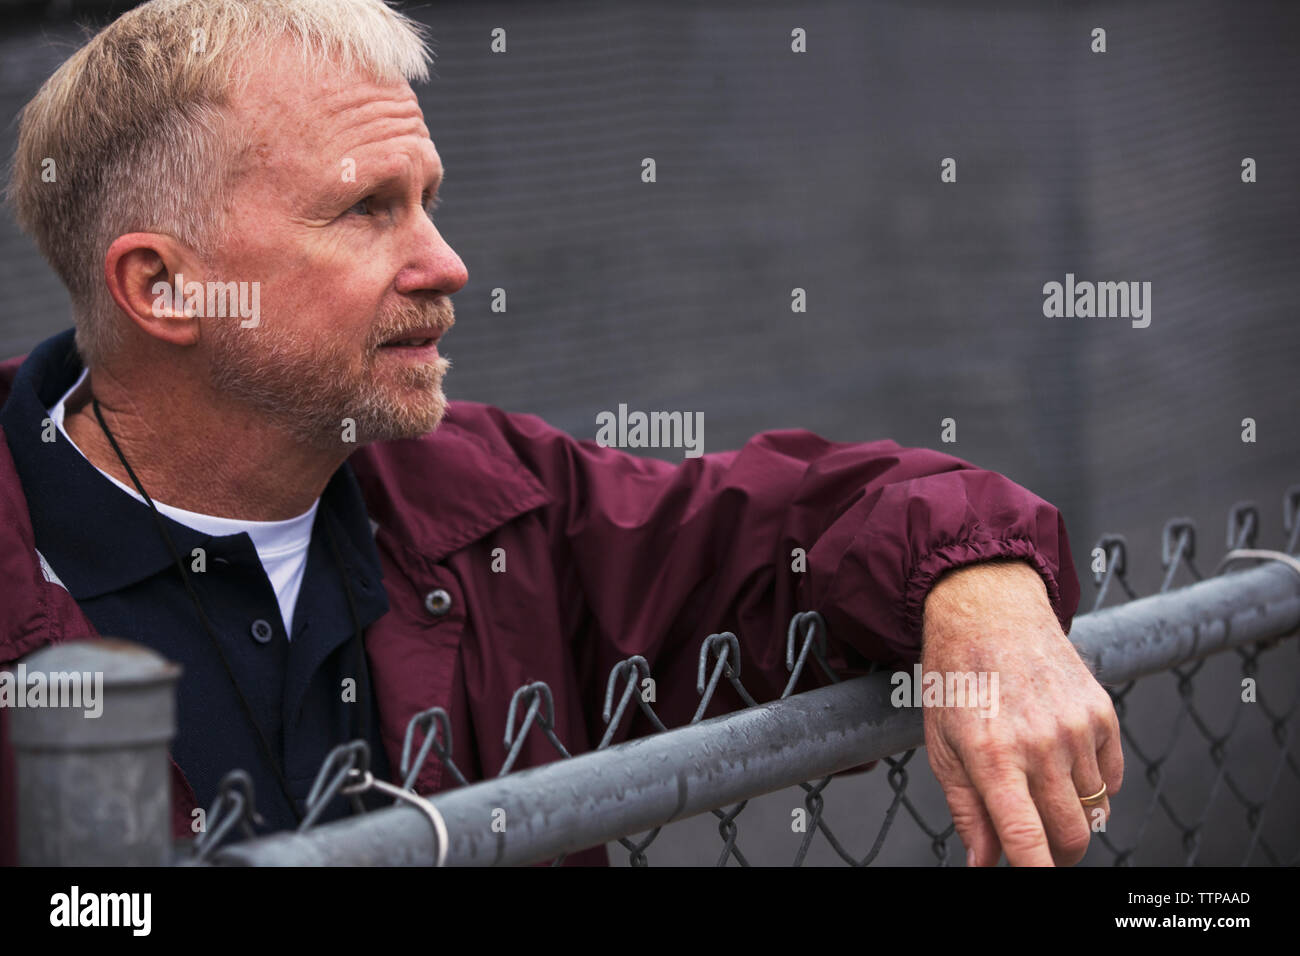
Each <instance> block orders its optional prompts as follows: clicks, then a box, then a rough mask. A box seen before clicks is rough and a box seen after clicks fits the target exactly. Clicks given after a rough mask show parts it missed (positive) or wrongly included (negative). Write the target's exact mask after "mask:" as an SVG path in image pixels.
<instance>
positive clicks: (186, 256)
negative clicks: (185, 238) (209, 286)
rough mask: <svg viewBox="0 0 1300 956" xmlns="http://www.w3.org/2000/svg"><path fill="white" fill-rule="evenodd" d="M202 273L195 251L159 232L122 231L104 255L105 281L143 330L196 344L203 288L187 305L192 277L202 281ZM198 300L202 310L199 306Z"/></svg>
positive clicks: (166, 339) (178, 342)
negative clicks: (186, 289)
mask: <svg viewBox="0 0 1300 956" xmlns="http://www.w3.org/2000/svg"><path fill="white" fill-rule="evenodd" d="M191 269H192V270H193V271H192V272H191ZM178 279H179V282H180V283H181V288H180V289H179V290H178V289H177V284H178ZM202 279H203V274H202V267H201V266H200V260H199V257H198V256H197V255H195V253H194V251H193V250H192V249H190V248H189V247H188V246H186V245H184V244H182V243H180V242H178V241H177V240H176V239H174V238H172V237H171V236H165V235H162V234H160V233H156V232H131V233H127V234H126V235H123V236H118V237H117V238H116V239H114V240H113V243H112V245H110V246H109V247H108V252H107V253H105V255H104V281H105V282H107V283H108V291H109V294H110V295H112V296H113V301H114V302H116V303H117V307H118V308H119V309H121V310H122V311H123V312H124V313H125V314H126V315H127V317H128V318H130V319H131V321H132V322H134V323H135V324H136V327H137V328H139V329H140V330H141V331H142V332H144V333H145V334H147V335H151V336H153V337H154V338H156V339H161V340H162V341H164V342H169V343H171V344H172V345H194V344H196V343H197V342H198V341H199V315H200V314H201V313H202V309H203V306H202V302H203V299H202V293H199V294H198V298H197V299H195V300H191V303H190V305H191V307H190V308H189V309H187V308H186V296H185V288H184V287H185V286H188V285H190V283H191V282H199V283H201V282H202ZM202 287H203V286H202V285H200V286H199V288H202ZM196 302H197V304H198V310H197V313H196V311H195V309H194V308H193V306H194V304H195V303H196Z"/></svg>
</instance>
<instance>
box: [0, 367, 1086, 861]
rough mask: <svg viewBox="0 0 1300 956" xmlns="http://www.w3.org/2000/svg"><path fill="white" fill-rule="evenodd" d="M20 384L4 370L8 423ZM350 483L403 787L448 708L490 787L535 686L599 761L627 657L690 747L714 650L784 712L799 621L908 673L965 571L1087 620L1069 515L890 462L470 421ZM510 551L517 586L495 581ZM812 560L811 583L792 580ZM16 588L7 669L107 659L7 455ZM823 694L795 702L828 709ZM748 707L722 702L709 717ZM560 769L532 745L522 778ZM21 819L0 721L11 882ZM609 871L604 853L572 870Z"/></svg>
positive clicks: (8, 529) (384, 714) (0, 474)
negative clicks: (952, 577) (733, 638)
mask: <svg viewBox="0 0 1300 956" xmlns="http://www.w3.org/2000/svg"><path fill="white" fill-rule="evenodd" d="M20 361H21V360H19V359H15V360H11V361H9V362H6V363H3V364H0V403H3V401H4V400H5V399H6V398H7V397H8V394H9V390H10V387H11V384H12V381H13V376H14V373H15V371H16V370H17V367H18V365H19V363H20ZM350 461H351V464H352V467H353V468H354V469H355V471H356V474H357V477H358V479H359V481H360V484H361V488H362V492H363V494H364V496H365V499H366V504H367V509H368V511H369V513H370V517H371V519H372V521H374V522H377V524H378V529H377V531H376V542H377V544H378V548H379V553H380V555H381V558H382V561H383V571H384V586H385V588H386V590H387V593H388V598H389V602H390V606H391V610H390V611H389V613H388V614H387V615H385V616H384V617H383V618H381V619H380V620H379V621H377V622H376V623H375V624H374V625H372V626H371V627H370V629H369V631H368V632H367V633H366V636H365V643H366V649H367V653H368V656H369V661H370V665H371V668H372V674H373V679H374V686H375V693H376V696H377V699H378V706H379V709H380V716H381V722H382V728H383V739H384V744H385V747H386V750H387V753H388V757H389V759H390V762H391V764H392V766H393V767H394V768H396V767H397V766H398V764H399V762H400V757H401V748H402V739H403V734H404V732H405V728H406V724H407V721H408V720H409V719H410V717H411V716H412V715H413V714H415V713H417V712H419V711H422V710H425V709H427V708H429V707H433V706H435V705H437V706H441V707H443V708H445V709H446V710H447V712H448V713H449V715H450V718H451V727H452V736H453V758H454V759H455V761H456V764H457V766H458V767H459V768H460V769H461V770H462V772H463V773H465V774H466V776H468V777H469V778H470V779H471V780H475V779H480V778H482V777H488V776H493V775H495V774H496V772H497V771H498V769H499V768H500V766H501V764H502V762H503V760H504V758H505V756H506V754H507V752H508V748H507V747H506V746H505V744H504V742H503V737H504V734H505V723H506V709H507V704H508V703H509V700H510V697H511V695H512V694H513V692H514V691H515V690H516V688H518V687H520V686H521V685H523V684H525V683H528V682H530V681H535V680H541V681H545V682H546V683H547V684H549V685H550V688H551V690H552V692H553V696H554V701H555V724H556V733H557V735H558V736H559V738H560V740H561V741H562V742H563V743H564V744H565V746H566V747H567V748H568V749H569V751H570V752H571V753H581V752H584V751H586V750H589V749H591V747H593V746H594V745H595V744H596V742H598V741H599V739H600V737H601V735H602V734H603V732H604V724H603V723H602V721H601V717H600V712H601V708H602V702H603V699H604V692H605V682H606V679H607V676H608V674H609V671H610V669H611V668H612V667H613V666H614V665H615V664H616V663H618V662H619V661H620V660H622V659H624V658H626V657H628V656H629V655H632V654H640V655H642V656H644V657H645V658H646V660H647V661H648V662H649V664H650V667H651V672H652V675H653V676H654V678H655V681H656V693H657V701H656V703H655V704H654V707H655V710H656V712H657V713H658V714H659V716H660V717H661V719H662V720H663V721H664V723H665V724H666V725H667V726H669V727H674V726H678V725H680V724H683V723H686V722H687V721H689V719H690V717H691V714H692V713H693V711H694V709H695V708H696V706H697V705H698V700H699V698H698V696H697V695H696V691H695V680H696V666H697V664H696V661H697V655H698V652H699V647H700V644H701V642H702V641H703V639H704V638H705V637H706V636H708V635H709V634H711V633H715V632H718V631H728V630H729V631H734V632H735V633H736V634H737V635H739V637H740V645H741V648H742V673H741V678H742V680H743V682H744V684H745V687H746V689H747V690H748V691H749V692H750V693H751V694H752V695H753V696H754V697H755V698H756V699H758V700H759V701H764V700H770V699H772V698H775V697H777V696H779V694H780V691H781V689H782V687H783V685H784V683H785V681H786V679H787V673H786V670H785V665H784V655H785V631H786V626H787V622H788V621H789V618H790V617H791V615H793V614H794V613H796V612H798V611H803V610H816V611H820V612H821V614H822V615H823V616H824V618H825V620H826V622H827V625H828V630H829V634H830V638H831V646H832V660H833V662H834V663H836V664H837V665H839V666H840V667H842V668H843V669H845V670H846V671H849V672H853V671H855V670H858V669H861V668H862V667H863V666H864V665H865V664H866V662H869V661H880V662H882V663H887V664H910V663H911V662H913V661H915V660H916V659H917V657H918V655H919V647H920V625H921V610H922V604H923V602H924V599H925V596H926V593H927V591H928V590H929V588H930V586H931V585H932V584H933V583H934V582H935V580H936V579H937V578H938V577H939V576H940V575H941V574H942V573H943V572H945V571H947V570H949V569H951V568H954V567H957V566H959V565H962V564H969V563H972V562H976V561H981V560H984V559H989V558H996V557H1016V558H1023V559H1026V560H1028V561H1030V562H1031V563H1032V564H1033V565H1034V566H1035V567H1036V568H1037V569H1038V570H1039V572H1040V573H1041V574H1042V576H1043V579H1044V581H1045V583H1046V585H1047V591H1048V594H1049V596H1050V597H1051V600H1052V604H1053V607H1054V608H1055V610H1056V614H1057V616H1058V617H1059V619H1060V621H1061V624H1062V626H1063V627H1065V628H1067V629H1068V628H1069V623H1070V619H1071V617H1072V616H1073V614H1074V612H1075V609H1076V608H1077V606H1078V601H1079V585H1078V580H1077V578H1076V575H1075V571H1074V565H1073V563H1072V561H1071V558H1070V550H1069V544H1068V541H1067V539H1066V533H1065V527H1064V523H1063V522H1062V520H1061V516H1060V514H1059V513H1058V512H1057V510H1056V509H1055V508H1054V507H1052V506H1051V505H1050V504H1048V503H1047V502H1045V501H1043V500H1042V499H1040V498H1038V497H1036V496H1035V495H1033V494H1031V493H1030V492H1028V491H1026V490H1025V489H1024V488H1021V487H1020V486H1018V485H1016V484H1014V483H1013V482H1011V481H1010V480H1009V479H1007V478H1005V477H1003V476H1001V475H998V474H996V473H993V472H989V471H983V470H980V469H978V468H975V467H974V466H972V465H970V464H968V463H967V462H964V461H962V460H960V459H957V458H953V457H951V456H949V455H944V454H941V453H939V452H936V451H929V450H925V449H909V448H901V447H899V446H898V445H897V444H895V443H894V442H892V441H875V442H868V443H863V444H846V443H836V442H830V441H826V440H824V439H822V438H819V437H818V436H816V435H814V434H811V433H810V432H807V431H801V430H789V431H772V432H765V433H762V434H760V435H758V436H756V437H754V438H753V439H751V440H750V441H749V442H748V443H746V444H745V446H744V447H743V448H741V449H740V450H738V451H726V452H717V453H714V454H708V455H704V456H703V457H700V458H694V459H685V460H684V461H682V462H681V463H679V464H673V463H668V462H663V461H659V460H654V459H645V458H639V457H636V456H633V455H630V454H627V453H625V452H621V451H617V450H614V449H609V448H601V447H599V446H598V445H596V444H595V442H593V441H578V440H575V439H573V438H571V437H570V436H569V435H567V434H565V433H563V432H561V431H558V430H556V429H554V428H552V427H550V426H548V425H547V424H546V423H545V422H543V421H542V420H541V419H539V418H537V417H535V416H532V415H522V414H508V413H506V412H503V411H500V410H498V409H496V408H492V407H489V406H485V405H481V404H477V403H472V402H452V403H450V407H449V410H448V413H447V416H446V418H445V420H444V422H443V424H442V426H441V427H440V428H439V429H438V430H437V431H436V432H434V433H433V434H431V435H428V436H426V437H424V438H421V439H417V440H410V441H396V442H384V443H378V444H374V445H370V446H368V447H364V448H362V449H360V450H358V451H357V452H356V453H355V454H354V455H353V456H352V458H351V459H350ZM498 548H500V549H504V552H496V556H497V557H500V556H501V555H502V554H504V558H505V562H506V568H505V571H504V572H501V571H494V570H493V560H494V551H495V549H498ZM795 548H802V549H804V551H805V552H806V570H795V568H796V567H798V564H797V562H795V560H794V559H793V557H792V552H793V550H794V549H795ZM497 567H498V568H499V567H500V563H499V562H498V564H497ZM0 582H2V584H0V587H2V588H3V597H0V666H9V665H12V664H13V663H14V662H16V661H17V660H18V658H20V657H23V656H24V655H27V654H30V653H31V652H32V651H34V650H36V649H38V648H40V647H43V646H45V645H47V644H53V643H57V642H60V641H69V640H76V639H84V638H93V637H96V636H97V635H95V633H94V629H93V628H92V626H91V624H90V622H89V621H88V620H87V619H86V617H85V616H84V615H83V614H82V613H81V611H80V609H79V608H78V607H77V604H76V602H75V601H73V599H72V598H71V596H70V595H69V594H68V593H67V592H66V591H65V590H64V589H63V588H62V587H60V586H59V585H57V584H54V583H50V582H48V581H46V579H45V577H44V575H43V574H42V572H41V567H40V563H39V560H38V558H37V554H36V547H35V542H34V539H33V534H32V526H31V520H30V516H29V514H28V510H27V503H26V501H25V499H24V497H23V492H22V487H21V485H20V484H19V480H18V476H17V473H16V471H15V469H14V464H13V459H12V457H11V456H10V453H9V449H8V445H7V444H6V443H5V441H4V437H3V432H0ZM437 588H443V589H445V590H447V591H448V592H449V593H450V594H451V596H452V604H451V609H450V611H448V612H447V613H445V614H443V615H442V616H434V615H432V614H431V613H430V612H429V611H428V610H427V609H426V607H425V596H426V595H427V594H429V593H430V592H431V591H433V590H434V589H437ZM121 636H127V637H129V636H130V635H121ZM814 671H815V668H809V675H808V676H807V677H806V678H805V680H804V682H803V683H801V684H800V685H799V686H800V689H805V688H806V687H810V686H814V684H815V677H814V675H813V672H814ZM739 706H741V702H740V700H739V698H738V697H737V695H736V694H735V692H734V691H733V690H732V689H731V688H730V686H729V685H728V684H727V682H726V681H723V682H722V683H721V684H720V685H719V689H718V694H717V695H716V697H715V700H714V703H713V705H712V706H711V707H710V709H709V711H708V714H707V716H712V715H714V714H717V713H723V712H726V711H729V710H732V709H735V708H736V707H739ZM634 712H635V711H634ZM635 721H636V723H635V724H632V725H631V726H630V722H629V721H628V719H627V718H625V720H624V727H623V728H622V729H621V730H620V733H619V735H618V736H617V737H616V738H615V741H616V742H617V741H618V740H622V739H626V738H627V737H628V736H629V733H630V735H631V736H639V735H640V734H642V733H645V732H648V731H649V730H650V729H651V728H650V726H649V724H648V722H646V721H645V718H644V717H643V716H642V715H639V714H637V715H636V717H635ZM557 757H558V754H557V753H556V752H555V751H554V750H553V749H552V747H551V745H550V744H549V742H547V741H546V739H545V737H544V735H542V734H541V733H540V732H538V731H536V730H535V731H533V732H530V734H529V738H528V740H527V742H526V744H525V746H524V750H523V752H522V754H521V755H520V759H519V760H518V762H517V763H516V765H515V766H516V767H517V768H523V767H527V766H533V765H536V764H539V763H545V762H548V761H550V760H553V759H556V758H557ZM172 776H173V783H174V786H173V830H174V832H175V835H176V836H178V837H186V836H191V835H192V834H191V832H190V822H191V819H192V817H191V810H192V809H194V806H195V800H194V795H193V791H192V790H191V789H190V787H189V784H188V783H187V782H186V781H185V779H184V776H183V775H182V774H181V772H180V769H179V768H178V767H177V766H176V765H175V764H174V763H173V765H172ZM450 776H451V775H450V774H449V773H444V772H443V769H442V766H441V764H440V763H439V762H438V761H437V760H436V759H433V758H431V759H430V760H429V761H428V762H427V763H426V764H425V766H424V769H423V772H422V773H421V775H420V777H419V780H418V782H417V786H416V789H417V790H418V791H419V792H421V793H429V792H433V791H436V790H439V789H443V788H446V787H448V786H451V785H453V784H454V781H453V780H450V779H449V778H450ZM15 796H16V795H15V788H14V786H13V752H12V748H11V746H10V743H9V740H8V733H7V719H6V714H5V713H4V711H3V710H0V864H5V863H8V864H12V863H13V862H15V860H16V855H17V849H16V846H17V834H16V820H15V816H16V814H15ZM603 858H604V850H603V848H598V849H597V851H596V852H595V853H584V854H574V859H573V862H579V861H583V862H601V861H602V860H603Z"/></svg>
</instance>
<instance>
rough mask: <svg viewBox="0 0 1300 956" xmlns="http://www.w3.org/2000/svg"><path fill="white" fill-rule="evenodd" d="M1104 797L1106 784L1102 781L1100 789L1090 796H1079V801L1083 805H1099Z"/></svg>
mask: <svg viewBox="0 0 1300 956" xmlns="http://www.w3.org/2000/svg"><path fill="white" fill-rule="evenodd" d="M1105 799H1106V785H1105V784H1104V783H1103V784H1102V785H1101V789H1100V790H1098V791H1097V792H1096V793H1094V794H1093V795H1092V796H1091V797H1080V798H1079V802H1080V803H1082V804H1083V805H1084V806H1085V807H1099V806H1101V804H1102V802H1103V801H1105Z"/></svg>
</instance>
